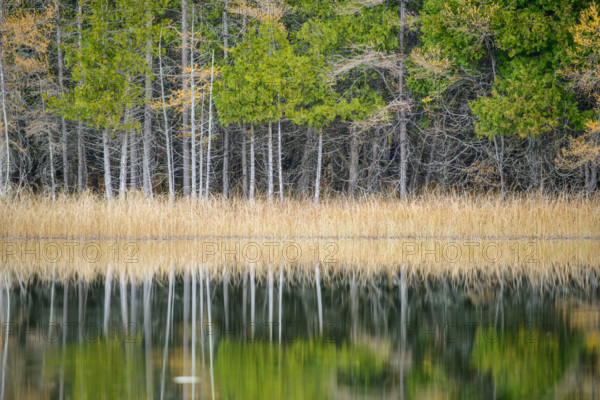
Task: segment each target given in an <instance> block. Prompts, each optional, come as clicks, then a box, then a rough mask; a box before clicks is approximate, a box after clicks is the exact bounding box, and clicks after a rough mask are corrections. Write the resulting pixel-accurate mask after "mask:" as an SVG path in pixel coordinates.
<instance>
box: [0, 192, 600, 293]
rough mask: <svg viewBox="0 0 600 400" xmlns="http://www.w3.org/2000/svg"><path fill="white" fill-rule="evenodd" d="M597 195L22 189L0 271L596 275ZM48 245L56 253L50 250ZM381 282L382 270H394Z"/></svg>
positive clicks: (453, 278) (562, 281)
mask: <svg viewBox="0 0 600 400" xmlns="http://www.w3.org/2000/svg"><path fill="white" fill-rule="evenodd" d="M599 205H600V200H599V197H598V196H595V197H591V198H582V197H568V196H563V197H543V196H523V197H512V198H509V199H506V200H502V199H499V198H497V197H494V196H480V197H478V196H458V195H456V196H426V197H421V198H415V199H411V200H409V201H405V202H402V201H398V200H390V199H381V198H368V199H363V200H343V199H334V200H329V201H326V202H324V203H323V204H320V205H315V204H313V203H312V202H310V201H299V200H286V202H285V203H284V204H283V205H280V204H278V203H273V204H269V203H267V202H265V201H256V202H254V203H252V202H248V201H242V200H223V199H217V198H213V199H210V200H209V201H205V202H200V201H195V200H189V199H179V200H177V201H175V202H173V203H170V202H169V201H167V200H165V199H163V198H159V199H155V200H150V199H146V198H144V197H143V196H140V195H134V196H129V197H128V198H126V199H124V200H114V201H106V200H103V199H102V198H99V197H97V196H94V195H90V194H85V195H82V196H79V197H66V196H62V197H59V198H58V199H57V201H56V202H55V203H52V201H51V200H50V199H48V198H45V197H37V196H30V195H25V196H21V197H19V198H18V199H16V200H12V201H9V200H6V199H4V200H1V201H0V235H1V236H3V238H2V239H0V262H1V264H2V267H1V268H0V274H2V275H3V277H4V278H6V279H10V280H11V281H12V282H13V284H14V283H15V282H21V283H22V282H29V281H31V280H32V279H40V280H44V281H48V280H49V279H51V278H52V277H54V278H55V279H60V280H73V279H84V280H86V281H88V282H89V281H93V280H95V279H98V278H102V277H104V276H106V275H107V274H111V275H112V276H116V275H123V276H125V277H127V278H128V279H131V280H141V279H145V278H148V277H164V276H166V275H168V273H169V272H170V271H171V270H174V271H176V272H177V273H178V274H181V273H183V272H184V271H190V270H192V269H203V270H205V271H207V272H208V273H209V275H210V276H211V277H212V278H214V279H220V278H222V277H223V276H224V275H225V274H227V278H228V279H232V280H235V279H239V277H240V276H242V274H243V273H245V272H247V271H248V269H249V268H254V270H255V273H256V276H257V279H264V278H265V277H266V275H267V273H268V271H269V270H271V271H275V273H277V271H278V270H279V268H280V267H281V268H283V270H284V273H285V275H286V276H288V277H290V278H292V277H293V278H294V279H300V280H302V279H308V280H311V279H313V278H314V276H315V267H316V266H319V267H320V275H321V276H322V277H323V279H329V278H333V277H336V276H345V277H348V276H356V275H359V276H360V277H368V276H389V277H392V278H394V277H397V276H398V273H399V271H401V270H404V271H405V272H406V274H407V276H408V278H409V279H416V280H423V279H444V280H447V281H450V282H453V283H459V284H467V285H469V284H476V283H477V282H481V281H485V282H488V283H489V282H500V281H503V280H504V279H507V280H512V281H518V280H520V279H521V280H522V279H525V280H530V281H532V280H535V281H536V282H543V284H546V285H549V286H568V285H572V284H573V283H575V284H576V285H579V286H581V287H584V286H586V285H588V283H589V282H590V280H591V281H593V280H594V279H597V278H598V277H599V276H600V207H598V206H599ZM57 254H58V255H57ZM394 279H395V278H394Z"/></svg>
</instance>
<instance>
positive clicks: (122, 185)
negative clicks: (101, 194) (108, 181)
mask: <svg viewBox="0 0 600 400" xmlns="http://www.w3.org/2000/svg"><path fill="white" fill-rule="evenodd" d="M128 139H129V135H128V134H127V133H126V132H123V139H122V140H121V166H120V168H119V197H120V198H121V199H122V198H124V197H125V193H126V191H127V146H128Z"/></svg>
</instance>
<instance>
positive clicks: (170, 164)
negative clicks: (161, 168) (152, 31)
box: [158, 28, 175, 202]
mask: <svg viewBox="0 0 600 400" xmlns="http://www.w3.org/2000/svg"><path fill="white" fill-rule="evenodd" d="M161 42H162V28H161V30H160V38H159V42H158V68H159V73H160V94H161V100H162V110H163V117H164V122H165V146H166V150H167V174H168V181H169V200H170V201H171V202H172V201H173V200H175V188H174V186H173V184H174V182H173V158H172V157H171V135H170V133H169V121H168V119H167V106H166V103H165V85H164V76H163V70H162V57H161V51H162V44H161Z"/></svg>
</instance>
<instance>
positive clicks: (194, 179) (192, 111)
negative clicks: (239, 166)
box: [190, 5, 197, 285]
mask: <svg viewBox="0 0 600 400" xmlns="http://www.w3.org/2000/svg"><path fill="white" fill-rule="evenodd" d="M194 18H195V14H194V6H193V5H192V35H191V39H190V104H191V107H190V114H191V126H190V136H191V138H192V143H191V150H192V155H191V157H192V193H191V194H192V197H196V191H197V177H196V168H197V166H196V83H195V82H194V68H195V64H194ZM194 285H195V284H194Z"/></svg>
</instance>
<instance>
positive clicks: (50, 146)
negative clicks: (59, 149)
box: [48, 132, 56, 203]
mask: <svg viewBox="0 0 600 400" xmlns="http://www.w3.org/2000/svg"><path fill="white" fill-rule="evenodd" d="M52 146H53V144H52V132H50V133H49V134H48V150H49V151H50V188H51V190H52V202H53V203H54V202H55V201H56V182H55V181H54V150H53V149H52Z"/></svg>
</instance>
